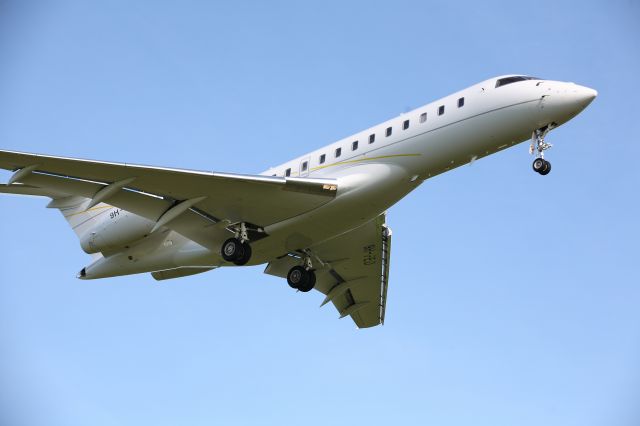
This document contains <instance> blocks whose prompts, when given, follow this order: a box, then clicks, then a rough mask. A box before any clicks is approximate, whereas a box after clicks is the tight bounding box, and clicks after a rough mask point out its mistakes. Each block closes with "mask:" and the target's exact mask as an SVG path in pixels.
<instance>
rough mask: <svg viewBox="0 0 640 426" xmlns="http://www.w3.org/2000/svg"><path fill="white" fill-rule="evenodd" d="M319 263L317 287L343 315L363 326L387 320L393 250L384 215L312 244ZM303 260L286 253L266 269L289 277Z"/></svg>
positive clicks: (313, 253)
mask: <svg viewBox="0 0 640 426" xmlns="http://www.w3.org/2000/svg"><path fill="white" fill-rule="evenodd" d="M311 252H312V255H313V257H314V258H316V259H317V260H316V263H315V264H314V267H315V268H316V270H315V272H316V277H317V279H316V285H315V287H314V288H315V289H317V290H319V291H320V292H322V293H323V294H325V296H326V297H325V299H324V301H323V303H322V305H321V306H323V305H325V304H326V303H328V302H332V303H333V304H334V306H335V307H336V309H337V310H338V312H339V313H340V318H343V317H345V316H347V315H350V316H351V318H352V319H353V321H354V322H355V323H356V325H357V326H358V327H360V328H366V327H374V326H376V325H378V324H384V314H385V308H386V302H387V286H388V279H389V261H390V254H391V230H390V229H389V228H387V226H386V225H385V215H384V214H382V215H380V216H378V217H377V218H376V219H374V220H372V221H370V222H368V223H366V224H364V225H362V226H360V227H359V228H356V229H354V230H352V231H349V232H347V233H346V234H343V235H340V236H339V237H336V238H333V239H331V240H329V241H326V242H324V243H322V244H319V245H317V246H314V247H312V248H311ZM298 264H300V261H299V259H297V258H295V257H292V256H287V257H285V258H282V259H278V260H276V261H273V262H271V263H269V265H267V268H266V269H265V273H267V274H271V275H276V276H279V277H283V278H286V276H287V272H288V271H289V269H290V268H291V267H293V266H295V265H298Z"/></svg>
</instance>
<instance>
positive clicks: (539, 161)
mask: <svg viewBox="0 0 640 426" xmlns="http://www.w3.org/2000/svg"><path fill="white" fill-rule="evenodd" d="M554 127H555V124H554V123H551V124H547V125H546V126H544V127H541V128H539V129H536V130H535V131H534V132H533V133H532V134H531V145H530V146H529V154H534V155H535V156H536V158H535V159H534V160H533V165H532V167H533V171H534V172H536V173H540V174H541V175H543V176H544V175H548V174H549V172H550V171H551V163H550V162H548V161H547V160H545V159H544V152H545V151H546V150H547V149H549V148H551V147H552V146H553V145H551V144H550V143H547V142H545V141H544V137H545V136H546V135H547V133H549V131H550V130H551V129H553V128H554Z"/></svg>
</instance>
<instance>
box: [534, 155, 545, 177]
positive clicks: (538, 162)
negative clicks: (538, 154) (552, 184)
mask: <svg viewBox="0 0 640 426" xmlns="http://www.w3.org/2000/svg"><path fill="white" fill-rule="evenodd" d="M546 162H547V161H545V160H543V159H542V158H536V159H535V160H533V164H532V165H531V166H532V167H533V171H534V172H536V173H540V171H541V170H543V169H544V166H545V163H546Z"/></svg>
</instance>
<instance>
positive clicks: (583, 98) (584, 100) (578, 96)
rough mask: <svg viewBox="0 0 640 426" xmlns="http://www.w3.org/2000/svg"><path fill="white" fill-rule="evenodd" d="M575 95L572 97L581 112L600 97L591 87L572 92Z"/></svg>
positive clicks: (582, 87) (580, 87) (576, 89)
mask: <svg viewBox="0 0 640 426" xmlns="http://www.w3.org/2000/svg"><path fill="white" fill-rule="evenodd" d="M571 92H573V93H571V94H570V96H571V97H572V98H573V99H572V100H573V102H575V104H576V106H577V107H578V108H579V110H580V111H582V110H583V109H585V108H586V107H587V105H589V104H590V103H591V102H592V101H593V100H594V99H595V98H596V96H598V92H597V91H596V90H594V89H592V88H590V87H585V86H578V85H576V86H575V88H574V89H573V90H572V91H571Z"/></svg>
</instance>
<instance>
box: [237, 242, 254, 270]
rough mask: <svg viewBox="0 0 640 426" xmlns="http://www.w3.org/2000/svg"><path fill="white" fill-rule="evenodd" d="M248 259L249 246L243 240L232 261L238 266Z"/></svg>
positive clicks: (244, 263) (249, 254)
mask: <svg viewBox="0 0 640 426" xmlns="http://www.w3.org/2000/svg"><path fill="white" fill-rule="evenodd" d="M249 259H251V246H250V245H249V243H247V242H244V243H242V244H241V245H240V250H239V251H238V255H237V257H236V259H235V260H234V261H233V263H234V264H236V265H238V266H242V265H246V264H247V262H248V261H249Z"/></svg>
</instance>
